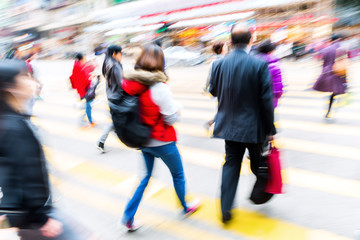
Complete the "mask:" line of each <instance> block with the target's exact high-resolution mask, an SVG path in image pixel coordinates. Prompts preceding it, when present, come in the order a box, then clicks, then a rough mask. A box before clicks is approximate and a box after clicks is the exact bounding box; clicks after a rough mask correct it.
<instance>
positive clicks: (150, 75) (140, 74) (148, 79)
mask: <svg viewBox="0 0 360 240" xmlns="http://www.w3.org/2000/svg"><path fill="white" fill-rule="evenodd" d="M124 78H125V79H126V80H134V81H137V82H139V83H141V84H144V85H147V86H151V85H153V84H155V83H158V82H164V83H165V82H167V81H168V79H169V78H168V77H167V76H166V75H165V73H163V72H161V71H156V72H149V71H144V70H132V71H125V72H124Z"/></svg>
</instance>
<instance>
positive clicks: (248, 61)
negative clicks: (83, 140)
mask: <svg viewBox="0 0 360 240" xmlns="http://www.w3.org/2000/svg"><path fill="white" fill-rule="evenodd" d="M252 40H253V38H252V34H251V32H250V30H249V29H248V27H247V26H245V25H242V24H237V25H234V26H233V27H232V30H231V41H232V46H233V48H234V50H233V51H232V52H231V53H230V54H228V55H227V56H225V57H224V58H223V59H221V60H219V61H216V62H214V64H213V67H212V71H211V78H210V88H209V90H210V93H211V94H212V95H213V96H214V97H217V98H218V102H219V104H218V112H217V114H216V116H215V127H214V137H215V138H222V139H224V140H225V151H226V156H225V163H224V165H223V168H222V180H221V196H220V203H221V212H222V221H223V223H227V222H228V221H229V220H231V218H232V214H231V209H232V207H233V202H234V197H235V194H236V190H237V187H238V181H239V177H240V170H241V163H242V159H243V155H244V152H245V149H248V150H249V153H250V164H251V170H252V172H253V173H254V174H255V175H256V177H257V181H258V180H259V179H260V177H261V176H260V175H259V170H260V168H262V167H263V166H264V164H265V163H264V161H265V160H264V159H263V157H262V145H263V143H264V142H265V141H266V140H268V139H269V138H272V135H274V134H275V133H276V130H275V126H274V108H273V101H272V91H271V83H270V76H269V70H268V67H267V63H266V62H265V61H263V60H261V59H259V58H257V57H255V56H252V55H249V51H250V49H251V45H252ZM271 196H272V195H271V194H269V195H268V196H267V197H268V199H270V197H271ZM268 199H267V200H268Z"/></svg>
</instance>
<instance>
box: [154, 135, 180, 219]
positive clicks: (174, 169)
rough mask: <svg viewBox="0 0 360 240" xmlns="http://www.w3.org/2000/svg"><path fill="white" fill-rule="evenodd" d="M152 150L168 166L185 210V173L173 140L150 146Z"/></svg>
mask: <svg viewBox="0 0 360 240" xmlns="http://www.w3.org/2000/svg"><path fill="white" fill-rule="evenodd" d="M152 151H153V152H154V153H155V155H156V157H159V158H161V159H162V160H163V162H164V163H165V164H166V166H167V167H168V168H169V170H170V172H171V175H172V178H173V183H174V188H175V191H176V194H177V196H178V198H179V200H180V203H181V205H182V206H183V208H184V211H185V212H186V210H187V205H186V202H185V173H184V168H183V164H182V161H181V156H180V153H179V150H178V148H177V146H176V143H175V142H174V143H170V144H167V145H165V146H160V147H155V148H152Z"/></svg>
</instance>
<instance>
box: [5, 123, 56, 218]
mask: <svg viewBox="0 0 360 240" xmlns="http://www.w3.org/2000/svg"><path fill="white" fill-rule="evenodd" d="M14 124H18V126H19V127H17V128H16V129H15V128H14V129H10V130H8V131H9V132H8V133H7V137H6V141H7V144H8V146H9V147H8V148H7V154H6V155H7V158H8V159H9V160H10V161H11V162H12V163H13V164H14V165H16V166H17V170H18V171H17V172H16V174H17V175H18V176H17V177H18V178H19V182H20V184H19V188H20V189H19V190H20V191H21V193H22V206H21V208H23V209H24V210H26V211H28V215H27V220H28V221H29V222H32V223H37V224H40V225H43V224H45V223H46V222H47V221H48V219H49V217H48V215H47V213H48V211H49V210H50V208H51V206H50V204H47V202H48V201H49V196H50V193H49V183H48V173H47V169H46V166H44V164H45V163H44V162H43V160H42V152H41V150H40V148H41V146H39V144H38V142H37V140H36V139H35V137H34V136H33V134H32V132H31V130H30V129H29V127H28V126H26V124H25V123H22V122H15V123H14Z"/></svg>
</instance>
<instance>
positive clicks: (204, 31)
mask: <svg viewBox="0 0 360 240" xmlns="http://www.w3.org/2000/svg"><path fill="white" fill-rule="evenodd" d="M336 9H337V8H335V4H334V1H332V0H277V1H267V0H223V1H219V0H197V1H183V0H172V1H167V0H146V1H144V0H138V1H123V0H108V1H104V0H80V1H76V0H17V1H12V0H2V1H1V3H0V24H1V40H0V49H1V51H2V52H3V51H4V50H5V49H7V48H9V46H10V45H11V46H17V47H20V48H22V49H21V50H23V51H25V52H26V50H27V49H34V47H36V48H38V49H39V51H40V50H41V52H42V56H43V57H50V56H53V57H68V56H71V55H72V53H73V52H74V51H82V52H88V51H91V50H92V49H93V48H94V47H95V46H97V45H99V44H101V43H105V42H109V43H111V42H116V43H121V44H122V45H129V46H133V45H136V44H137V43H144V42H148V41H153V40H154V39H160V40H161V41H162V42H163V44H164V46H165V47H168V46H173V45H184V46H190V47H191V48H193V49H195V50H204V49H205V47H206V46H208V45H209V42H211V41H214V40H218V39H227V38H228V37H229V29H230V28H231V25H232V24H233V23H235V22H236V21H247V22H248V23H249V24H250V25H251V26H252V27H253V29H254V30H255V32H256V38H257V40H258V41H260V40H262V39H265V38H271V39H272V40H273V41H276V42H280V41H283V40H287V41H292V42H294V41H302V40H304V39H325V38H327V37H328V36H329V35H330V34H331V33H332V32H333V31H334V27H336V28H337V29H340V30H342V29H347V31H348V32H349V31H350V32H351V33H352V34H358V33H359V28H358V26H359V22H356V21H355V20H352V22H351V23H349V22H346V21H349V20H343V19H344V18H341V19H339V18H338V16H339V14H338V15H337V12H336V11H335V10H336ZM342 9H343V8H342ZM352 9H353V8H352ZM339 13H341V14H342V15H341V14H340V15H341V16H348V15H349V14H350V12H349V11H345V10H342V11H339ZM346 14H347V15H346ZM345 19H349V18H348V17H347V18H345ZM351 19H354V18H351ZM341 22H343V23H342V24H338V23H341ZM349 28H350V29H351V30H349ZM14 37H15V38H14Z"/></svg>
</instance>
